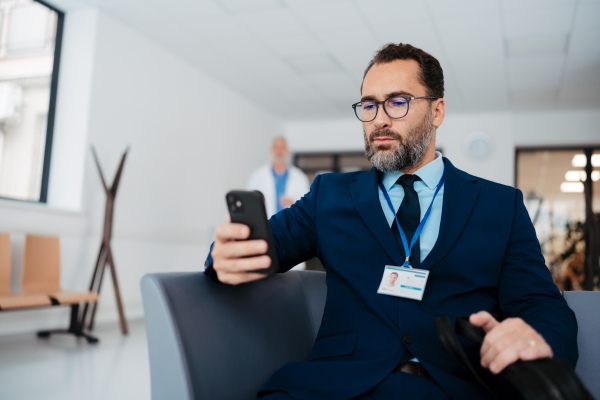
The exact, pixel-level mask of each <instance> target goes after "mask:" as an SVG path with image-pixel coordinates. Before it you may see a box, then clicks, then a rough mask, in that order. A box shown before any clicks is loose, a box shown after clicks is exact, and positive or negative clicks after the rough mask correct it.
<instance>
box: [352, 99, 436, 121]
mask: <svg viewBox="0 0 600 400" xmlns="http://www.w3.org/2000/svg"><path fill="white" fill-rule="evenodd" d="M419 99H432V100H435V99H437V97H433V96H424V97H404V96H402V97H390V98H389V99H386V100H383V101H359V102H358V103H354V104H352V108H353V109H354V113H355V114H356V118H358V119H359V120H361V121H362V122H371V121H373V120H374V119H375V117H377V111H378V110H379V105H380V104H381V105H382V106H383V111H385V113H386V114H387V115H388V116H389V117H390V118H393V119H400V118H404V117H405V116H406V114H408V103H410V101H411V100H419Z"/></svg>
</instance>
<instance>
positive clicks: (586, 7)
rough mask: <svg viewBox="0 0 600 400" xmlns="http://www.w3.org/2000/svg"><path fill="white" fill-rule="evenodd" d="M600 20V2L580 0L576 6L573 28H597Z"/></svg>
mask: <svg viewBox="0 0 600 400" xmlns="http://www.w3.org/2000/svg"><path fill="white" fill-rule="evenodd" d="M599 20H600V2H598V1H594V2H587V3H583V2H580V3H579V4H578V6H577V11H576V15H575V22H574V26H575V29H598V21H599Z"/></svg>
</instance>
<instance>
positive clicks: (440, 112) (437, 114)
mask: <svg viewBox="0 0 600 400" xmlns="http://www.w3.org/2000/svg"><path fill="white" fill-rule="evenodd" d="M431 106H432V107H433V126H435V127H436V128H438V127H439V126H440V125H442V122H444V117H445V116H446V101H445V100H444V99H437V100H435V101H434V102H433V103H432V104H431Z"/></svg>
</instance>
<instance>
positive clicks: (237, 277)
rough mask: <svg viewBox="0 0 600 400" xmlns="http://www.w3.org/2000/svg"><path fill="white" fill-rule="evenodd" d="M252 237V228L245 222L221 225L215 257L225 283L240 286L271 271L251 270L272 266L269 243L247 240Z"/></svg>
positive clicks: (214, 259)
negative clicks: (268, 251)
mask: <svg viewBox="0 0 600 400" xmlns="http://www.w3.org/2000/svg"><path fill="white" fill-rule="evenodd" d="M248 236H250V228H249V227H248V226H246V225H243V224H233V223H227V224H224V225H221V226H219V227H217V230H216V232H215V244H214V245H213V249H212V252H211V256H212V258H213V268H214V270H215V272H216V273H217V276H218V277H219V280H220V281H221V282H223V283H227V284H229V285H239V284H240V283H246V282H251V281H256V280H258V279H263V278H266V277H267V274H262V273H259V272H250V271H255V270H260V269H265V268H268V267H269V266H270V265H271V258H270V257H269V256H267V255H265V253H266V252H267V242H266V241H264V240H244V239H247V238H248ZM252 256H254V257H252Z"/></svg>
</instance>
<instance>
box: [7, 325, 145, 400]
mask: <svg viewBox="0 0 600 400" xmlns="http://www.w3.org/2000/svg"><path fill="white" fill-rule="evenodd" d="M94 335H95V336H97V337H98V338H99V339H100V343H98V344H96V345H90V344H88V343H87V342H86V341H85V340H84V339H76V338H74V337H73V336H71V335H55V336H52V337H51V338H50V339H38V338H37V337H36V336H35V334H22V335H11V336H4V337H0V399H3V400H4V399H6V400H32V399H40V400H76V399H77V400H81V399H90V400H105V399H110V400H125V399H127V400H132V399H135V400H138V399H141V400H143V399H150V369H149V363H148V350H147V342H146V330H145V326H144V321H143V320H135V321H129V335H128V336H122V335H121V332H120V330H119V326H118V324H117V323H111V324H107V325H99V326H97V327H96V329H95V331H94Z"/></svg>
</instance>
